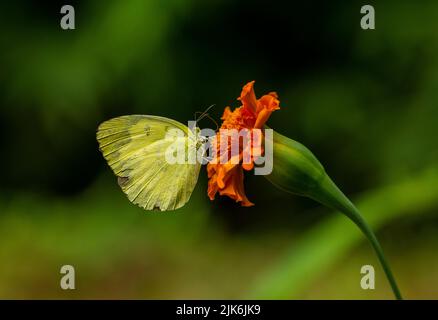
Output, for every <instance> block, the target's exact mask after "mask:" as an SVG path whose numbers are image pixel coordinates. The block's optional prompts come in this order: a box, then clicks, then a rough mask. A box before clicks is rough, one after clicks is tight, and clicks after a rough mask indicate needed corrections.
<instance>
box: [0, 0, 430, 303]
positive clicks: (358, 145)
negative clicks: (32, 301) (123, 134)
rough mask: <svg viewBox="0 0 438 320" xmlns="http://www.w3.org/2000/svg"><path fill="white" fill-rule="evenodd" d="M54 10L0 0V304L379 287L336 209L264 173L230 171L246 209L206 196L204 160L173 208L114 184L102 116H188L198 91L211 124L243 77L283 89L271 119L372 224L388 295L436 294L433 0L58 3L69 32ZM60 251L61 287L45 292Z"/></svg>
mask: <svg viewBox="0 0 438 320" xmlns="http://www.w3.org/2000/svg"><path fill="white" fill-rule="evenodd" d="M63 4H67V3H64V2H56V1H54V2H45V3H42V2H36V1H15V2H3V3H2V4H0V35H1V37H0V39H1V42H0V46H1V47H0V146H1V157H0V168H2V175H1V181H2V183H1V184H0V188H1V189H0V297H1V298H246V297H255V298H329V299H333V298H371V299H378V298H391V297H392V295H391V292H390V290H389V287H388V285H387V283H386V280H385V279H384V275H383V272H382V271H381V269H380V266H379V265H378V263H377V260H376V259H375V257H374V253H373V252H372V250H371V248H370V247H369V245H368V243H367V242H366V240H365V238H364V237H363V236H362V235H361V234H360V233H359V231H357V230H356V227H355V226H354V225H353V224H352V223H350V222H349V221H347V219H345V218H344V217H343V216H341V215H340V214H338V213H334V212H331V211H330V210H328V209H324V208H322V207H321V206H320V205H318V204H316V203H314V202H312V201H310V200H308V199H304V198H299V197H296V196H292V195H288V194H285V193H283V192H282V191H280V190H278V189H276V188H274V187H273V186H272V185H271V184H270V183H269V182H268V181H267V180H266V179H264V178H263V177H260V176H253V175H251V174H248V175H247V176H246V178H245V188H246V193H247V195H248V197H249V199H250V200H251V201H253V202H254V203H255V204H256V206H255V207H252V208H241V207H240V206H238V205H236V204H235V203H234V202H233V201H231V200H229V199H227V198H217V199H216V200H215V201H213V202H211V201H209V200H208V198H207V177H206V173H205V170H204V169H203V170H202V172H201V175H200V178H199V182H198V185H197V187H196V189H195V191H194V193H193V195H192V199H191V200H190V202H189V203H188V204H187V205H186V206H185V207H184V208H183V209H181V210H179V211H177V212H174V213H164V214H160V213H149V212H144V211H143V210H142V209H140V208H137V207H136V206H134V205H132V204H131V203H130V202H129V201H128V200H127V199H126V198H125V196H124V195H123V193H122V192H121V191H120V190H119V188H118V186H117V183H116V179H115V177H114V176H113V175H112V173H111V170H110V169H109V168H108V166H107V165H106V163H105V161H104V159H103V157H102V156H101V154H100V152H99V151H98V147H97V142H96V140H95V132H96V128H97V126H98V125H99V123H101V122H102V121H105V120H108V119H110V118H112V117H115V116H119V115H125V114H154V115H161V116H166V117H170V118H173V119H176V120H179V121H181V122H183V123H185V122H186V121H187V120H190V119H193V115H194V113H195V112H196V111H203V110H205V109H206V108H207V107H208V106H210V105H211V104H215V105H216V106H215V107H214V108H213V109H212V110H211V111H210V114H211V115H212V116H213V117H214V118H215V119H216V120H217V121H219V118H220V116H221V114H222V112H223V109H224V107H225V106H228V105H230V106H232V107H237V106H239V103H238V101H236V98H237V97H238V96H239V94H240V90H241V87H242V86H243V85H244V84H245V83H246V82H248V81H251V80H256V85H255V90H256V94H257V95H258V96H261V95H263V94H265V93H267V92H269V91H277V92H278V94H279V96H280V101H281V110H279V111H276V112H275V113H274V114H273V115H272V117H271V119H270V120H269V123H268V124H269V126H271V127H272V128H273V129H274V130H276V131H278V132H280V133H282V134H285V135H287V136H288V137H291V138H293V139H295V140H298V141H300V142H302V143H303V144H304V145H306V146H307V147H309V148H310V149H311V150H312V151H313V152H314V154H315V155H317V157H318V158H319V159H320V161H321V162H322V163H323V164H324V166H325V167H326V170H327V172H328V173H329V175H330V176H331V177H332V178H333V180H334V181H336V183H337V184H338V186H339V187H340V188H341V189H342V190H343V191H344V192H345V193H346V194H347V195H348V196H350V197H351V199H353V201H354V202H355V203H357V205H358V206H359V208H360V209H361V211H362V212H363V214H364V216H366V218H367V219H368V220H369V221H370V223H371V225H372V226H373V227H374V229H375V230H376V231H377V235H378V237H379V238H380V239H381V242H382V245H383V247H384V249H385V251H386V253H387V255H388V259H389V260H390V262H391V264H392V266H393V269H394V273H395V275H396V278H397V279H398V280H399V282H400V287H401V290H402V292H403V293H404V295H405V296H406V297H408V298H437V297H438V291H437V284H438V272H437V270H438V257H437V253H436V247H437V244H438V237H437V230H438V220H437V208H438V165H437V158H438V149H437V147H436V137H437V136H438V127H437V119H438V108H437V98H438V32H437V23H436V21H437V19H436V18H437V17H438V3H437V2H436V1H421V3H420V2H418V1H403V2H401V1H395V0H393V1H385V2H384V3H382V2H378V3H376V2H366V3H362V2H360V1H330V2H328V1H306V2H304V1H301V2H292V1H290V2H289V1H284V2H279V1H219V0H214V1H194V0H193V1H190V0H187V1H183V0H171V1H140V0H126V1H105V2H103V1H96V2H93V3H91V2H89V1H69V2H68V4H71V5H73V6H74V8H75V12H76V29H75V30H62V29H61V28H60V25H59V22H60V19H61V16H62V15H61V14H60V8H61V6H62V5H63ZM365 4H372V5H374V7H375V10H376V29H375V30H367V31H365V30H362V29H361V28H360V19H361V17H362V15H361V14H360V8H361V6H362V5H365ZM201 125H202V126H210V127H213V128H214V124H212V123H209V122H208V120H205V122H204V121H203V123H201ZM64 264H71V265H73V266H75V269H76V282H77V289H76V290H75V291H71V292H66V291H62V290H61V289H60V288H59V279H60V277H61V275H60V274H59V269H60V267H61V266H62V265H64ZM364 264H372V265H374V266H375V268H376V290H374V291H364V290H362V289H361V288H360V286H359V281H360V277H361V275H360V267H361V266H362V265H364Z"/></svg>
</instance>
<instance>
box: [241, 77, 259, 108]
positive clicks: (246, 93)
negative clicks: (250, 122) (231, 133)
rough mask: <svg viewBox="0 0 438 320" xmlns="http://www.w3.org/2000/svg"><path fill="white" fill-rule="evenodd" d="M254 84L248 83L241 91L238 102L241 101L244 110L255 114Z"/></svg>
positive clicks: (252, 82)
mask: <svg viewBox="0 0 438 320" xmlns="http://www.w3.org/2000/svg"><path fill="white" fill-rule="evenodd" d="M254 82H255V81H251V82H248V83H247V84H246V85H245V86H244V87H243V89H242V92H241V93H240V97H239V98H238V100H240V101H242V104H243V107H244V109H247V110H251V111H252V112H256V110H257V99H256V96H255V93H254V88H253V87H254Z"/></svg>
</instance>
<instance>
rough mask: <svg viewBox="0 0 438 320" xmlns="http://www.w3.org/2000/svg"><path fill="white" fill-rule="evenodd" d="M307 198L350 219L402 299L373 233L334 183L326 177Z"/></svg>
mask: <svg viewBox="0 0 438 320" xmlns="http://www.w3.org/2000/svg"><path fill="white" fill-rule="evenodd" d="M309 197H310V198H312V199H314V200H316V201H318V202H320V203H322V204H324V205H326V206H329V207H331V208H333V209H336V210H339V211H341V212H342V213H344V214H345V215H346V216H347V217H348V218H350V219H351V220H352V221H353V222H354V223H355V224H356V225H357V226H358V227H359V229H360V230H361V231H362V232H363V233H364V235H365V236H366V237H367V238H368V240H369V241H370V242H371V245H372V247H373V248H374V250H375V252H376V254H377V257H378V258H379V261H380V263H381V265H382V268H383V270H384V271H385V274H386V277H387V279H388V281H389V284H390V285H391V288H392V291H393V292H394V295H395V297H396V298H397V299H399V300H401V299H403V298H402V296H401V293H400V290H399V289H398V286H397V283H396V281H395V278H394V275H393V274H392V271H391V268H390V267H389V264H388V262H387V261H386V258H385V255H384V254H383V250H382V247H381V246H380V244H379V241H378V240H377V238H376V236H375V234H374V232H373V231H372V229H371V228H370V227H369V225H368V224H367V222H366V221H365V219H364V218H363V217H362V215H361V214H360V212H359V210H357V208H356V207H355V206H354V205H353V203H352V202H351V201H350V200H349V199H348V198H347V197H346V196H345V195H344V194H343V193H342V191H341V190H339V188H338V187H337V186H336V185H335V183H334V182H333V181H332V180H331V179H330V177H329V176H328V175H325V176H324V178H323V179H322V180H321V181H320V183H319V184H318V187H317V188H315V190H313V191H312V192H310V194H309Z"/></svg>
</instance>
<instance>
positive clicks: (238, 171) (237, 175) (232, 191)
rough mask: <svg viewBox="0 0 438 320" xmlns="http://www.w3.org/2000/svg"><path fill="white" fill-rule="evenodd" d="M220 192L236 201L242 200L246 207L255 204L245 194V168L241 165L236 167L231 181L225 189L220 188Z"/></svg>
mask: <svg viewBox="0 0 438 320" xmlns="http://www.w3.org/2000/svg"><path fill="white" fill-rule="evenodd" d="M219 194H220V195H224V196H228V197H230V198H231V199H233V200H235V201H236V202H240V203H241V205H242V206H244V207H250V206H253V205H254V204H253V203H252V202H251V201H249V200H248V198H247V197H246V195H245V189H244V187H243V170H242V168H241V167H239V166H236V167H235V168H234V170H233V174H232V176H231V179H230V181H229V182H228V184H227V186H226V187H225V188H224V189H222V190H219Z"/></svg>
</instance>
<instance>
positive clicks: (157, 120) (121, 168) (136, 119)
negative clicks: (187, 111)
mask: <svg viewBox="0 0 438 320" xmlns="http://www.w3.org/2000/svg"><path fill="white" fill-rule="evenodd" d="M175 129H176V130H177V131H178V132H182V134H180V135H178V134H169V132H171V131H172V130H175ZM199 132H200V130H199V128H197V127H195V128H194V129H193V130H192V129H189V128H188V127H187V126H185V125H183V124H182V123H180V122H178V121H175V120H172V119H168V118H164V117H158V116H150V115H130V116H121V117H118V118H114V119H111V120H108V121H105V122H103V123H102V124H101V125H100V126H99V128H98V130H97V141H98V143H99V149H100V150H101V152H102V154H103V156H104V158H105V159H106V160H107V162H108V164H109V166H110V167H111V169H112V170H113V172H114V173H115V175H116V176H117V177H118V184H119V186H120V187H121V188H122V190H123V192H124V193H125V194H126V195H127V196H128V199H129V200H130V201H131V202H132V203H134V204H137V205H138V206H140V207H142V208H144V209H146V210H160V211H168V210H175V209H178V208H181V207H182V206H183V205H185V204H186V203H187V201H189V199H190V196H191V194H192V192H193V189H194V188H195V185H196V183H197V181H198V175H199V170H200V168H201V163H200V162H199V161H194V162H193V161H184V162H183V163H180V162H177V163H172V162H169V161H168V159H167V158H166V156H167V154H166V152H167V153H168V152H169V150H171V152H172V150H173V151H174V150H175V148H180V147H181V148H185V149H186V150H187V149H193V148H195V151H196V152H198V151H199V149H200V148H201V147H202V146H203V142H205V141H204V140H200V139H199ZM172 148H173V149H172ZM186 160H187V158H186Z"/></svg>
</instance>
